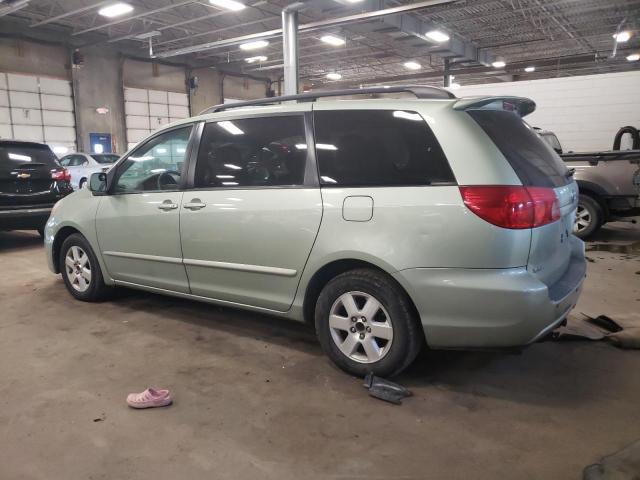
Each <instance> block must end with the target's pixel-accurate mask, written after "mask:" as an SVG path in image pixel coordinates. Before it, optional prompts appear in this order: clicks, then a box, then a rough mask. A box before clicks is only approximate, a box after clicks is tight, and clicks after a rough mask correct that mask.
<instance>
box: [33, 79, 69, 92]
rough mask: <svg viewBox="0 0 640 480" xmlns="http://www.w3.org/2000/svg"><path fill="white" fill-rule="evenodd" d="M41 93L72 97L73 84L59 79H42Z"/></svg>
mask: <svg viewBox="0 0 640 480" xmlns="http://www.w3.org/2000/svg"><path fill="white" fill-rule="evenodd" d="M40 93H49V94H53V95H63V96H66V97H70V96H71V95H72V92H71V83H70V82H68V81H67V80H58V79H57V78H47V77H40Z"/></svg>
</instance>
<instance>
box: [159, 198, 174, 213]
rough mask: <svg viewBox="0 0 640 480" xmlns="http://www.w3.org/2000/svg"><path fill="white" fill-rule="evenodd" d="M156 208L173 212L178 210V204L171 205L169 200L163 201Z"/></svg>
mask: <svg viewBox="0 0 640 480" xmlns="http://www.w3.org/2000/svg"><path fill="white" fill-rule="evenodd" d="M158 208H159V209H160V210H165V211H166V210H175V209H176V208H178V204H177V203H173V202H172V201H171V200H165V201H164V202H162V203H161V204H160V205H158Z"/></svg>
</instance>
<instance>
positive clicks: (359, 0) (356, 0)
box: [347, 0, 364, 3]
mask: <svg viewBox="0 0 640 480" xmlns="http://www.w3.org/2000/svg"><path fill="white" fill-rule="evenodd" d="M363 1H364V0H347V2H349V3H360V2H363Z"/></svg>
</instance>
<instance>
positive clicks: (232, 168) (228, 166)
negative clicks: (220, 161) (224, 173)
mask: <svg viewBox="0 0 640 480" xmlns="http://www.w3.org/2000/svg"><path fill="white" fill-rule="evenodd" d="M224 166H225V167H227V168H230V169H231V170H242V167H239V166H238V165H234V164H233V163H225V164H224Z"/></svg>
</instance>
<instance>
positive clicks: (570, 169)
mask: <svg viewBox="0 0 640 480" xmlns="http://www.w3.org/2000/svg"><path fill="white" fill-rule="evenodd" d="M574 173H576V169H575V168H567V173H565V174H564V176H565V177H567V178H571V177H573V174H574Z"/></svg>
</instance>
